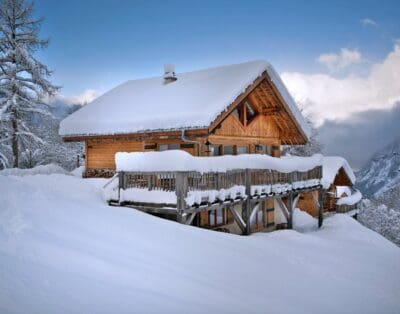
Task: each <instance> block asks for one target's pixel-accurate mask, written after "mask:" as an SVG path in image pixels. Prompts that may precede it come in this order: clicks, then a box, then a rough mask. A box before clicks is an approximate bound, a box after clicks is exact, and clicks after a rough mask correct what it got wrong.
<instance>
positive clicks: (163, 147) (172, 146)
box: [159, 143, 181, 152]
mask: <svg viewBox="0 0 400 314" xmlns="http://www.w3.org/2000/svg"><path fill="white" fill-rule="evenodd" d="M180 148H181V146H180V144H178V143H170V144H160V146H159V151H160V152H163V151H165V150H171V149H180Z"/></svg>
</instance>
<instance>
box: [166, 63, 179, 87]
mask: <svg viewBox="0 0 400 314" xmlns="http://www.w3.org/2000/svg"><path fill="white" fill-rule="evenodd" d="M177 79H178V78H177V77H176V75H175V67H174V65H173V64H164V83H165V84H168V83H171V82H174V81H176V80H177Z"/></svg>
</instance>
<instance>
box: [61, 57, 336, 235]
mask: <svg viewBox="0 0 400 314" xmlns="http://www.w3.org/2000/svg"><path fill="white" fill-rule="evenodd" d="M60 134H61V135H62V137H63V139H64V140H65V141H83V142H84V143H85V154H86V158H85V166H86V167H85V169H86V170H85V173H84V176H85V177H93V176H103V177H113V178H112V179H111V180H110V181H109V182H108V183H107V184H106V186H105V187H104V193H105V198H106V200H107V201H108V202H109V203H110V204H114V205H120V206H132V207H134V208H137V209H140V210H143V211H146V212H149V213H152V214H157V215H160V216H163V217H167V218H171V219H176V220H177V221H179V222H181V223H185V224H189V225H196V226H200V227H204V228H211V229H221V230H224V231H229V232H234V233H241V234H249V233H251V232H255V231H261V230H274V229H276V228H280V227H288V228H291V226H292V223H293V210H294V208H295V207H296V205H297V203H298V202H299V201H300V198H301V197H302V198H303V203H306V202H312V206H313V211H312V214H313V215H315V216H318V221H319V226H320V225H322V219H323V196H324V187H323V182H322V179H323V175H322V165H323V157H322V156H314V157H309V158H304V157H303V158H302V157H290V158H288V157H282V158H273V157H280V151H281V145H302V144H305V143H306V142H307V140H308V136H309V134H310V128H309V126H308V124H307V123H306V121H305V119H304V117H303V116H302V114H301V113H300V111H299V109H298V107H297V106H296V104H295V102H294V101H293V99H292V97H291V96H290V94H289V92H288V91H287V89H286V87H285V86H284V84H283V82H282V81H281V79H280V77H279V75H278V74H277V73H276V72H275V70H274V69H273V67H272V66H271V65H270V64H269V63H267V62H264V61H253V62H247V63H241V64H236V65H229V66H221V67H216V68H211V69H206V70H200V71H195V72H188V73H175V71H174V69H173V67H171V66H166V67H165V71H164V75H163V76H160V77H155V78H149V79H141V80H133V81H128V82H125V83H123V84H121V85H119V86H117V87H115V88H114V89H112V90H111V91H109V92H107V93H105V94H104V95H102V96H100V97H99V98H97V99H96V100H94V101H93V102H92V103H90V104H88V105H86V106H84V107H83V108H82V109H80V110H78V111H77V112H75V113H73V114H72V115H70V116H69V117H67V118H66V119H65V120H63V121H62V123H61V125H60ZM155 152H159V153H155ZM160 152H162V153H160ZM243 154H245V155H244V156H236V157H232V156H231V155H243ZM204 156H207V158H202V157H204ZM218 156H219V157H218ZM221 156H222V157H221ZM242 157H243V158H242ZM339 172H340V171H339ZM307 195H308V196H307ZM310 195H311V196H310ZM310 197H311V198H310Z"/></svg>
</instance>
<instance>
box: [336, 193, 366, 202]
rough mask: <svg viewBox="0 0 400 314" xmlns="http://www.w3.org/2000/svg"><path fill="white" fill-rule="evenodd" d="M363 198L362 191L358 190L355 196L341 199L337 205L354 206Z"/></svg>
mask: <svg viewBox="0 0 400 314" xmlns="http://www.w3.org/2000/svg"><path fill="white" fill-rule="evenodd" d="M361 198H362V194H361V192H360V191H358V190H356V191H355V192H354V193H353V194H350V195H348V196H346V197H342V198H339V199H338V200H337V202H336V204H337V205H354V204H356V203H358V202H359V201H360V200H361Z"/></svg>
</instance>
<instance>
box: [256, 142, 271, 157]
mask: <svg viewBox="0 0 400 314" xmlns="http://www.w3.org/2000/svg"><path fill="white" fill-rule="evenodd" d="M256 152H257V153H259V154H265V155H270V156H271V155H272V146H271V145H262V144H257V145H256Z"/></svg>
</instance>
